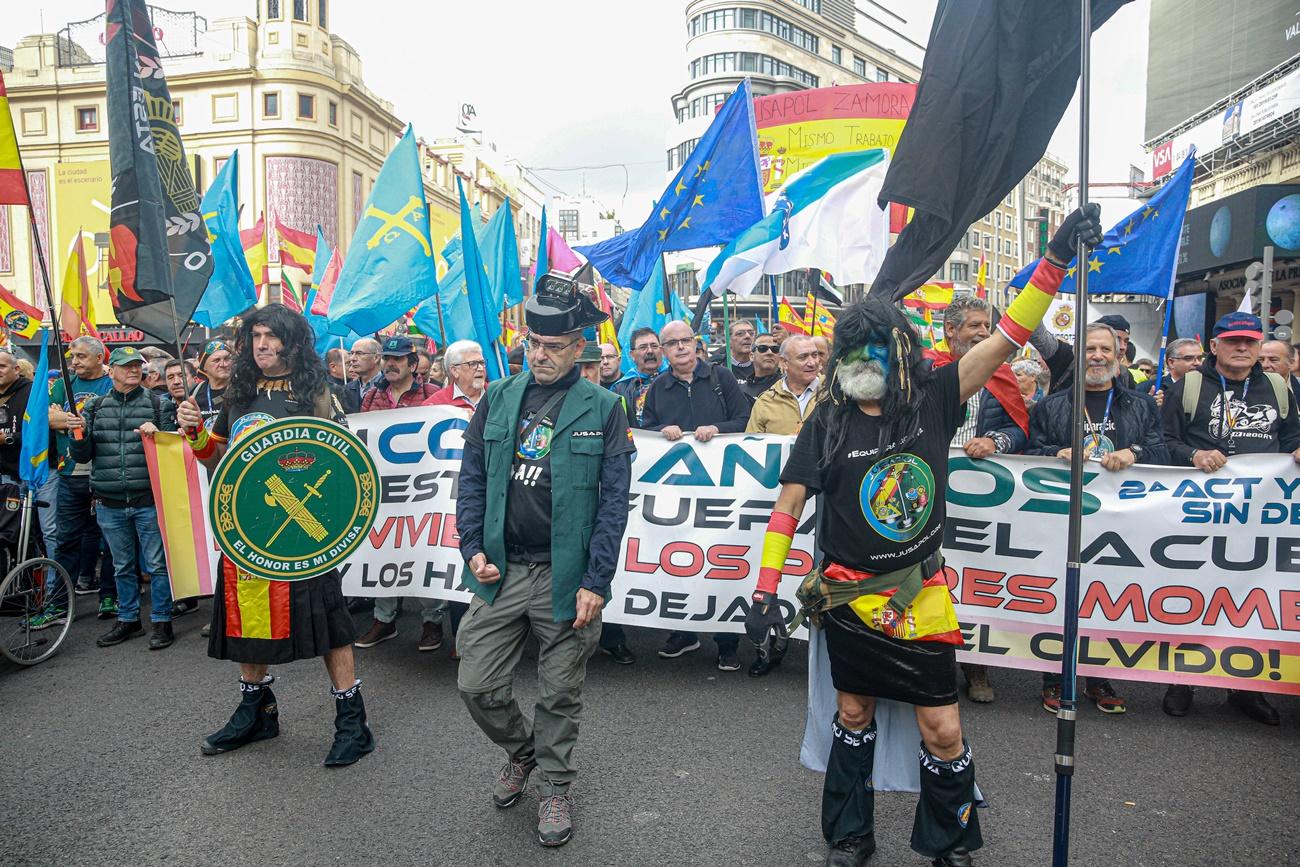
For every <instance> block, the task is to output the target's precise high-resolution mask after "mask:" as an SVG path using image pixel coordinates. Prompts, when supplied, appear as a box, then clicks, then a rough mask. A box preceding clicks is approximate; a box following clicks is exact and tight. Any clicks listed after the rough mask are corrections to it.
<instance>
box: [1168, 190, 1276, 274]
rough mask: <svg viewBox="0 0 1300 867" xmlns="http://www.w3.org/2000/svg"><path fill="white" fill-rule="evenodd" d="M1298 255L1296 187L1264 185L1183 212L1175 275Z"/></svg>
mask: <svg viewBox="0 0 1300 867" xmlns="http://www.w3.org/2000/svg"><path fill="white" fill-rule="evenodd" d="M1270 245H1271V246H1272V247H1273V255H1274V257H1275V258H1277V259H1283V258H1289V257H1295V256H1300V184H1264V185H1261V186H1258V187H1252V188H1251V189H1249V190H1244V191H1242V192H1240V193H1237V194H1236V195H1233V196H1228V197H1227V198H1223V199H1218V200H1216V201H1213V202H1210V203H1209V204H1207V205H1202V206H1201V207H1199V208H1193V209H1192V210H1190V211H1188V212H1187V218H1186V221H1185V222H1184V224H1183V241H1182V245H1181V246H1180V247H1179V250H1178V275H1179V276H1180V277H1182V276H1184V275H1192V274H1196V273H1199V272H1204V271H1209V270H1212V269H1215V268H1227V267H1231V266H1235V265H1239V264H1241V263H1243V262H1249V261H1252V260H1255V259H1259V258H1261V257H1262V256H1263V254H1264V248H1265V247H1267V246H1270Z"/></svg>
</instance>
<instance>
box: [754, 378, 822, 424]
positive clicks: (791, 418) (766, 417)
mask: <svg viewBox="0 0 1300 867" xmlns="http://www.w3.org/2000/svg"><path fill="white" fill-rule="evenodd" d="M819 397H820V395H819V394H817V393H815V392H814V394H813V397H812V400H810V401H808V407H807V408H806V409H805V410H804V412H803V414H802V415H801V414H800V413H799V399H798V398H796V397H795V396H794V395H793V394H791V393H790V389H789V388H787V387H786V384H785V379H779V380H777V381H776V383H775V384H774V385H773V386H772V387H771V388H769V389H768V390H767V391H765V392H763V393H762V394H760V395H759V396H758V400H756V401H754V408H753V409H752V410H751V411H750V413H749V426H748V427H746V428H745V433H774V434H797V433H799V429H800V428H801V427H803V423H804V422H805V421H807V419H808V416H810V415H812V411H813V409H814V408H816V406H817V400H818V398H819Z"/></svg>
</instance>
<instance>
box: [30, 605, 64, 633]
mask: <svg viewBox="0 0 1300 867" xmlns="http://www.w3.org/2000/svg"><path fill="white" fill-rule="evenodd" d="M67 622H68V612H67V611H64V610H63V609H62V608H46V609H45V610H43V611H41V612H40V613H39V614H33V615H32V616H31V617H28V618H27V628H28V629H31V630H39V629H49V628H50V627H51V626H62V625H63V624H65V623H67Z"/></svg>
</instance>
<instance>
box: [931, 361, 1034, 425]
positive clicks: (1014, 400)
mask: <svg viewBox="0 0 1300 867" xmlns="http://www.w3.org/2000/svg"><path fill="white" fill-rule="evenodd" d="M923 355H924V356H925V357H926V358H928V359H930V360H931V361H933V362H934V366H935V367H936V368H939V367H943V366H944V365H945V364H952V363H953V362H954V361H956V360H957V359H955V358H953V357H952V353H951V352H940V351H939V350H937V349H927V350H925V352H924V353H923ZM984 387H985V388H987V389H988V390H989V393H990V394H992V395H993V397H995V398H996V399H997V402H998V403H1000V404H1002V408H1003V409H1004V410H1006V412H1007V415H1009V416H1011V420H1012V421H1014V422H1015V423H1016V424H1017V425H1019V426H1020V429H1021V430H1022V431H1024V432H1025V436H1028V435H1029V410H1027V409H1025V399H1024V397H1022V396H1021V394H1020V383H1019V382H1017V381H1016V375H1015V374H1014V373H1012V372H1011V365H1009V364H1005V363H1004V364H1002V365H1001V366H1000V367H999V368H998V369H997V370H995V371H994V372H993V378H992V379H990V380H989V381H988V382H986V383H985V384H984Z"/></svg>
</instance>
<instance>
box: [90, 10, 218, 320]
mask: <svg viewBox="0 0 1300 867" xmlns="http://www.w3.org/2000/svg"><path fill="white" fill-rule="evenodd" d="M104 35H105V37H106V39H105V45H106V49H105V51H106V54H107V74H108V148H109V157H110V161H111V173H112V178H113V199H112V201H113V206H112V207H113V210H112V214H111V216H110V218H109V224H110V229H109V248H108V279H109V284H110V288H111V293H112V298H113V307H114V308H115V310H116V313H117V318H118V319H119V320H121V321H122V323H123V324H125V325H130V326H131V327H133V328H139V329H140V330H141V331H145V332H147V333H149V334H152V335H153V336H154V337H157V338H158V339H159V340H165V341H168V342H175V341H176V340H177V337H178V335H177V331H178V329H180V328H183V327H184V326H185V324H186V323H187V322H188V321H189V318H190V315H191V314H193V312H194V308H195V307H196V306H197V305H198V303H199V298H201V297H202V295H203V290H204V289H205V288H206V287H207V285H208V277H209V276H210V275H211V274H212V254H211V251H210V250H209V248H208V230H207V226H206V225H204V222H203V215H202V214H201V212H200V210H199V197H198V194H197V193H196V192H195V190H194V180H193V178H191V177H190V170H189V166H188V164H187V163H186V161H185V148H184V146H182V144H181V136H180V133H179V132H178V131H177V129H176V118H175V115H174V109H173V107H172V99H171V94H170V93H168V91H167V79H166V77H165V76H164V75H163V69H162V64H161V63H160V62H159V58H158V47H157V46H156V45H155V44H154V38H153V22H152V21H151V20H150V19H149V9H148V7H147V6H146V5H145V2H144V0H108V9H107V12H106V14H105V34H104ZM173 298H174V299H175V313H174V315H173V308H172V300H173ZM177 320H179V325H178V324H177Z"/></svg>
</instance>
